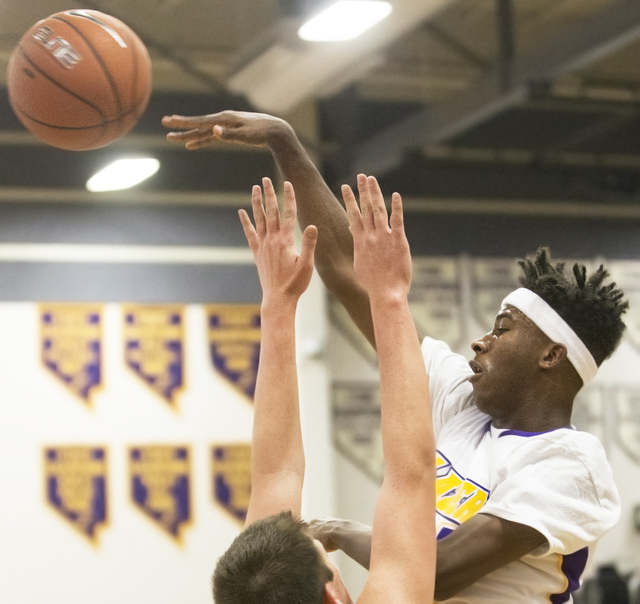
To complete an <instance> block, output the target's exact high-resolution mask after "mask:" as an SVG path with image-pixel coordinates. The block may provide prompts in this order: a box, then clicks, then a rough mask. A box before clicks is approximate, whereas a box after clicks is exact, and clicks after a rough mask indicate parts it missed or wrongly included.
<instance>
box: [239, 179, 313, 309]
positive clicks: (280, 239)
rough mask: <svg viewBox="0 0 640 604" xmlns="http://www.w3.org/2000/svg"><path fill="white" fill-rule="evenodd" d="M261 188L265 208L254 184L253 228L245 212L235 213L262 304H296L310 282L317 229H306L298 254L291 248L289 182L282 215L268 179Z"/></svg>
mask: <svg viewBox="0 0 640 604" xmlns="http://www.w3.org/2000/svg"><path fill="white" fill-rule="evenodd" d="M262 186H263V188H264V206H263V205H262V191H261V189H260V187H259V186H258V185H255V186H254V187H253V190H252V192H251V207H252V209H253V219H254V221H255V227H254V225H253V224H252V223H251V220H250V219H249V215H248V214H247V213H246V212H245V211H244V210H239V212H238V214H239V215H240V222H242V228H243V229H244V234H245V236H246V238H247V241H248V242H249V247H250V248H251V251H252V252H253V257H254V258H255V261H256V266H257V267H258V275H259V277H260V285H261V286H262V296H263V301H267V300H268V301H275V302H277V303H280V302H286V301H293V302H297V300H298V298H299V297H300V296H301V295H302V293H303V292H304V291H305V290H306V289H307V287H308V286H309V282H310V280H311V275H312V273H313V252H314V250H315V246H316V241H317V239H318V229H317V228H316V227H315V226H308V227H307V228H306V229H305V231H304V233H303V234H302V247H301V251H300V254H298V252H297V251H296V249H295V248H294V246H293V231H294V229H295V226H296V198H295V193H294V191H293V186H292V185H291V183H289V182H285V183H284V206H283V211H282V216H281V215H280V210H279V209H278V201H277V198H276V193H275V191H274V189H273V184H272V183H271V180H270V179H269V178H263V179H262Z"/></svg>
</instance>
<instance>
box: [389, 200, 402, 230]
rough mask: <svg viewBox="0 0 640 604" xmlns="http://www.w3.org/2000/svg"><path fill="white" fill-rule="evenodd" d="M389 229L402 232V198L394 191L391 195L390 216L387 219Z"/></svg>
mask: <svg viewBox="0 0 640 604" xmlns="http://www.w3.org/2000/svg"><path fill="white" fill-rule="evenodd" d="M389 224H390V225H391V230H392V231H395V230H399V231H402V232H404V216H403V213H402V198H401V197H400V193H394V194H393V195H392V196H391V218H390V220H389Z"/></svg>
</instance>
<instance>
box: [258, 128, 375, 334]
mask: <svg viewBox="0 0 640 604" xmlns="http://www.w3.org/2000/svg"><path fill="white" fill-rule="evenodd" d="M269 147H270V149H271V152H272V154H273V157H274V159H275V161H276V164H277V165H278V168H279V170H280V172H281V173H282V175H283V177H284V178H285V180H288V181H290V182H291V183H292V184H293V186H294V188H295V190H296V198H297V200H298V222H299V223H300V226H301V227H302V228H303V229H304V228H305V227H306V226H308V225H310V224H313V225H315V226H316V227H318V242H317V244H316V251H315V266H316V269H317V271H318V274H319V275H320V277H321V279H322V281H323V283H324V284H325V285H326V287H327V289H328V290H329V291H330V292H331V293H332V294H333V295H334V296H336V298H337V299H338V300H339V301H340V302H341V303H342V304H343V305H344V306H345V308H346V309H347V311H348V312H349V314H350V315H351V317H352V319H353V320H354V322H355V323H356V325H357V326H358V328H359V329H360V331H362V333H363V334H364V335H365V336H366V337H367V339H368V340H369V341H370V342H371V344H372V345H373V346H375V342H374V336H373V324H372V321H371V310H370V308H369V299H368V296H367V293H366V291H365V290H364V289H363V288H362V286H361V285H360V284H359V283H358V281H357V279H356V277H355V274H354V271H353V238H352V237H351V233H350V231H349V222H348V220H347V215H346V212H345V210H344V208H343V207H342V205H341V204H340V202H339V201H338V200H337V199H336V197H335V195H334V194H333V193H332V192H331V190H330V189H329V187H328V186H327V184H326V183H325V181H324V179H323V178H322V175H321V174H320V172H319V171H318V169H317V168H316V166H315V165H314V163H313V162H312V161H311V159H310V157H309V155H308V154H307V152H306V150H305V149H304V147H303V146H302V144H301V143H300V141H299V140H298V138H297V136H296V134H295V132H294V131H293V129H292V128H291V127H290V126H289V125H288V124H286V123H283V126H282V128H279V129H278V131H277V133H276V134H274V135H272V137H271V139H270V143H269Z"/></svg>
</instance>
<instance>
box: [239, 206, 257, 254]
mask: <svg viewBox="0 0 640 604" xmlns="http://www.w3.org/2000/svg"><path fill="white" fill-rule="evenodd" d="M238 215H239V216H240V222H241V223H242V229H243V230H244V236H245V237H246V238H247V242H248V243H249V247H250V248H251V250H252V251H253V252H255V251H256V249H257V248H258V234H257V233H256V230H255V228H254V226H253V224H251V219H250V218H249V214H247V213H246V212H245V211H244V210H238Z"/></svg>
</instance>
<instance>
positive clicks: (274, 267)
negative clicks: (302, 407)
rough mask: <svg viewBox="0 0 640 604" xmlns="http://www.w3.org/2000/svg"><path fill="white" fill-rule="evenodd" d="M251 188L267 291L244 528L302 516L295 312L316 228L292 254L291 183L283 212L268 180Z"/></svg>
mask: <svg viewBox="0 0 640 604" xmlns="http://www.w3.org/2000/svg"><path fill="white" fill-rule="evenodd" d="M263 186H264V193H265V205H264V207H263V205H262V194H261V190H260V187H258V186H255V187H253V191H252V196H251V205H252V207H253V216H254V220H255V226H254V225H253V224H252V223H251V220H250V219H249V216H248V215H247V213H246V212H245V211H244V210H240V220H241V221H242V226H243V228H244V232H245V235H246V237H247V241H248V242H249V246H250V247H251V251H252V252H253V255H254V258H255V261H256V266H257V268H258V275H259V277H260V285H261V286H262V306H261V309H260V317H261V343H260V364H259V367H258V378H257V383H256V393H255V414H254V420H253V440H252V448H251V501H250V503H249V510H248V513H247V520H246V525H247V526H248V525H250V524H251V523H252V522H254V521H256V520H259V519H260V518H265V517H267V516H271V515H273V514H277V513H279V512H282V511H291V513H292V514H293V516H294V517H299V516H300V505H301V497H302V482H303V479H304V451H303V448H302V433H301V430H300V412H299V407H298V378H297V370H296V352H295V312H296V306H297V303H298V299H299V298H300V295H301V294H302V293H303V292H304V291H305V289H306V288H307V286H308V285H309V281H310V279H311V274H312V272H313V248H314V246H315V241H316V238H317V231H316V229H315V227H309V228H307V230H306V231H305V232H304V235H303V237H302V250H301V253H300V255H298V253H297V252H296V250H295V249H294V247H293V231H294V228H295V224H296V203H295V197H294V192H293V187H292V186H291V185H290V184H289V183H285V189H284V211H283V214H282V216H280V212H279V210H278V203H277V200H276V194H275V192H274V190H273V185H272V184H271V181H270V180H269V179H268V178H265V179H264V180H263Z"/></svg>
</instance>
